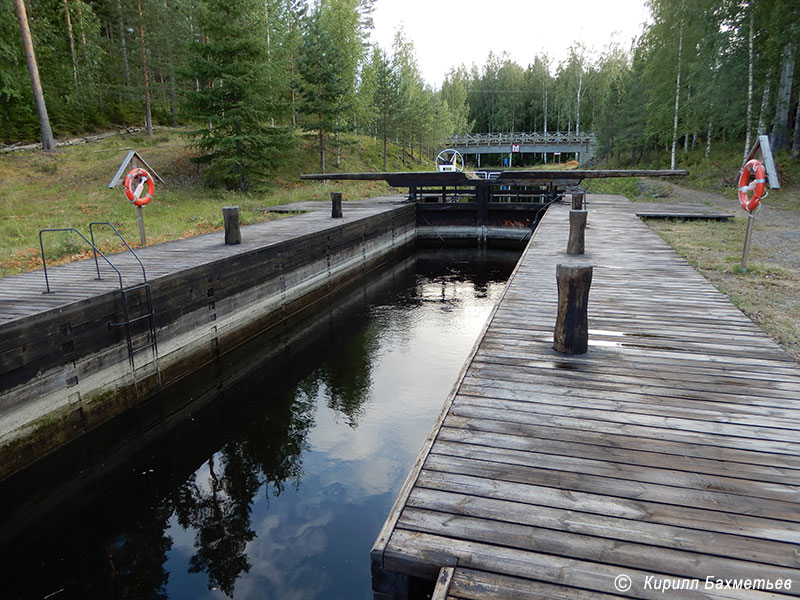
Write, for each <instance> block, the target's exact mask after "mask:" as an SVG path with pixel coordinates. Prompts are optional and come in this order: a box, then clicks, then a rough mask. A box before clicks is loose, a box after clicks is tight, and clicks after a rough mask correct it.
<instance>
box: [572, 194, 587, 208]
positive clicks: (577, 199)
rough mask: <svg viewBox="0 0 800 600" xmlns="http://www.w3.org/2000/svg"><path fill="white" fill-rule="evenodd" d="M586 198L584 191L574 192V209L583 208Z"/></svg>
mask: <svg viewBox="0 0 800 600" xmlns="http://www.w3.org/2000/svg"><path fill="white" fill-rule="evenodd" d="M585 199H586V194H585V193H584V192H575V193H573V194H572V210H583V203H584V200H585Z"/></svg>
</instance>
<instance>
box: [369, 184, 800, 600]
mask: <svg viewBox="0 0 800 600" xmlns="http://www.w3.org/2000/svg"><path fill="white" fill-rule="evenodd" d="M589 199H590V203H589V206H588V210H589V214H588V226H587V232H586V249H587V250H586V254H585V255H583V256H580V257H571V256H568V255H566V253H565V250H566V244H567V234H568V212H569V207H567V206H566V205H558V204H556V205H553V206H551V207H550V208H549V209H548V213H547V214H546V216H545V217H544V219H543V220H542V222H541V223H540V225H539V226H538V228H537V230H536V231H535V233H534V235H533V237H532V239H531V241H530V243H529V245H528V247H527V249H526V251H525V253H524V254H523V256H522V258H521V260H520V262H519V264H518V266H517V269H516V271H515V273H514V274H513V275H512V278H511V280H510V282H509V284H508V287H507V290H506V292H505V294H504V296H503V298H502V299H501V301H500V302H499V303H498V306H497V307H496V309H495V311H494V313H493V314H492V316H491V317H490V318H489V321H488V322H487V326H486V329H485V331H484V333H483V334H482V336H481V338H480V339H479V341H478V343H477V345H476V348H475V350H474V354H473V356H472V357H471V359H470V360H469V361H468V363H467V365H465V368H464V371H463V373H462V375H461V377H460V379H459V381H458V382H457V384H456V386H455V387H454V391H453V392H452V393H451V396H450V398H449V399H448V400H447V402H446V403H445V406H444V408H443V410H442V412H441V415H440V417H439V418H438V420H437V421H436V423H435V424H434V427H433V430H432V432H431V434H430V436H429V438H428V440H427V441H426V443H425V445H424V447H423V448H422V451H421V453H420V455H419V457H418V459H417V462H416V464H415V465H414V467H413V469H412V471H411V473H410V474H409V477H408V479H407V481H406V483H405V485H404V486H403V488H402V490H401V492H400V494H399V497H398V499H397V501H396V504H395V506H394V508H393V510H392V511H391V513H390V515H389V517H388V519H387V521H386V523H385V525H384V527H383V530H382V531H381V533H380V534H379V536H378V539H377V540H376V542H375V545H374V548H373V550H372V566H373V587H374V591H375V598H376V599H384V598H400V597H403V594H404V593H405V588H406V586H407V585H408V578H409V577H411V578H422V579H427V580H430V581H433V580H435V579H438V584H437V589H436V592H435V593H434V596H433V597H434V598H437V599H440V600H441V599H444V598H452V599H461V600H467V599H470V600H478V599H481V600H491V599H501V598H502V599H511V598H513V599H515V600H526V599H527V600H531V599H540V600H543V599H548V600H555V599H565V600H566V599H570V600H582V599H588V598H592V599H607V598H643V599H644V598H646V599H662V598H665V597H669V598H720V599H721V598H725V599H726V600H728V599H731V598H741V599H747V600H759V599H767V598H785V597H790V596H798V595H800V544H799V543H800V368H798V364H797V363H796V362H795V361H794V360H792V358H791V357H790V356H789V355H788V354H786V353H785V352H784V351H783V350H782V349H781V348H780V347H779V346H778V345H777V344H776V343H775V342H773V341H772V340H771V339H770V338H769V337H768V336H767V335H765V334H764V333H763V332H762V331H761V330H760V329H759V328H758V327H757V326H756V325H754V324H753V323H752V322H751V321H750V320H749V319H748V318H747V317H746V316H745V315H743V314H742V313H741V312H740V311H739V310H738V309H736V308H735V307H734V306H733V305H732V304H731V302H730V301H729V300H728V299H727V298H726V297H725V296H724V295H722V294H721V293H720V292H719V291H717V290H716V289H715V288H714V287H713V286H712V285H711V284H710V283H709V282H708V281H706V280H705V279H704V278H703V277H702V276H701V275H699V274H698V273H697V272H696V271H695V270H694V269H692V267H691V266H690V265H689V264H687V263H686V262H685V261H684V260H683V259H681V258H680V257H679V256H678V255H677V254H676V253H675V252H674V251H673V250H672V249H671V248H670V247H669V246H667V244H666V243H665V242H663V241H662V240H661V239H660V238H659V237H658V236H657V235H656V234H655V233H654V232H652V231H651V230H650V229H649V228H648V227H647V225H646V224H644V223H643V222H642V221H641V220H640V219H639V218H637V216H636V214H635V206H634V205H632V204H631V203H629V202H628V201H627V200H625V199H623V198H621V197H618V196H589ZM558 263H589V264H592V265H593V266H594V277H593V282H592V287H591V292H590V294H589V331H590V338H589V352H588V353H586V354H584V355H580V356H565V355H561V354H558V353H556V352H555V351H554V350H553V349H552V344H553V325H554V322H555V314H556V304H557V291H556V278H555V270H556V265H557V264H558ZM665 585H672V586H673V589H671V590H669V591H667V592H666V593H665V592H664V586H665ZM675 586H683V587H682V588H680V589H675ZM756 588H757V589H756Z"/></svg>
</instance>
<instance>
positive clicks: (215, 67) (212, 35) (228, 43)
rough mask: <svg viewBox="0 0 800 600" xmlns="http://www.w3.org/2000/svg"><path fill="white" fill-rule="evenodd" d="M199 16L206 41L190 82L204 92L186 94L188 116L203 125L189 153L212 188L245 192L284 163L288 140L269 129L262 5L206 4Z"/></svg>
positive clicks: (243, 0)
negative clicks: (193, 152)
mask: <svg viewBox="0 0 800 600" xmlns="http://www.w3.org/2000/svg"><path fill="white" fill-rule="evenodd" d="M199 16H200V19H199V21H200V26H201V27H202V30H203V31H204V32H205V39H204V40H203V41H196V42H194V43H193V45H192V55H191V56H190V59H189V75H190V76H192V77H193V78H196V79H197V81H198V82H199V83H200V85H199V86H198V87H199V89H196V90H195V91H193V92H190V93H189V94H188V98H187V111H188V114H189V115H190V116H191V117H192V118H193V119H195V120H196V121H197V122H199V123H202V124H203V125H202V126H198V127H196V128H195V129H194V130H193V131H191V133H190V136H191V137H192V138H193V141H192V142H191V145H192V146H194V147H196V148H198V149H199V150H200V152H201V155H200V156H199V157H198V158H197V159H195V160H196V161H197V162H199V163H201V164H206V165H207V166H208V169H207V171H206V173H207V176H208V179H209V181H210V182H211V183H218V184H223V185H225V186H226V187H228V188H236V189H238V190H241V191H244V190H246V189H248V188H249V187H250V186H251V185H252V184H253V183H256V182H259V181H263V179H264V177H265V176H266V175H267V174H268V172H269V170H270V169H271V168H273V167H274V166H275V165H276V164H278V163H279V162H280V161H281V157H282V155H283V151H284V150H285V149H286V147H287V146H288V143H289V141H290V138H291V132H290V131H289V130H287V129H286V128H283V127H273V126H271V121H272V119H273V117H274V115H275V110H276V107H275V106H274V105H272V104H271V103H270V99H271V98H273V97H274V96H273V95H272V94H271V93H270V87H271V84H272V82H271V81H270V79H269V77H268V73H269V71H268V56H269V55H268V51H267V30H266V23H265V12H264V3H263V2H262V1H259V0H203V1H202V4H200V10H199ZM231 57H236V60H235V61H233V60H231ZM287 95H288V90H287V93H286V94H284V97H286V96H287Z"/></svg>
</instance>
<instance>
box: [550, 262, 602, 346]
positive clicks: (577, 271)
mask: <svg viewBox="0 0 800 600" xmlns="http://www.w3.org/2000/svg"><path fill="white" fill-rule="evenodd" d="M556 281H557V282H558V314H557V315H556V326H555V330H554V331H553V349H555V350H556V351H558V352H561V353H562V354H584V353H586V351H587V350H588V349H589V316H588V308H589V288H590V287H591V286H592V266H591V265H586V264H577V265H564V264H559V265H557V266H556Z"/></svg>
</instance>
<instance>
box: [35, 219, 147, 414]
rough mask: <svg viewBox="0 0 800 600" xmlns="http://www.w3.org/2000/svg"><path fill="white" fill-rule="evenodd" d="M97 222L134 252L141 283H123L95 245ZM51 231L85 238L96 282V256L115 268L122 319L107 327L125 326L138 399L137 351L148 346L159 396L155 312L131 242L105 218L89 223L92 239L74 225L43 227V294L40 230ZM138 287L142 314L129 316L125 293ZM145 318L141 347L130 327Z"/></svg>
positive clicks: (143, 271)
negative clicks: (145, 332) (140, 294)
mask: <svg viewBox="0 0 800 600" xmlns="http://www.w3.org/2000/svg"><path fill="white" fill-rule="evenodd" d="M97 225H107V226H108V227H111V229H112V230H113V231H114V234H116V236H117V237H118V238H119V239H120V240H122V243H123V244H125V247H126V248H128V251H129V252H130V253H131V254H132V255H133V257H134V258H135V259H136V262H138V263H139V266H140V267H141V269H142V283H140V284H137V285H134V286H129V287H127V288H126V287H125V286H124V285H123V282H122V273H121V272H120V270H119V269H118V268H117V267H116V266H115V265H114V263H112V262H111V260H110V259H109V258H108V257H107V256H106V255H105V254H103V253H102V252H101V251H100V250H99V249H98V248H97V246H96V245H95V241H94V227H95V226H97ZM51 232H74V233H77V234H78V235H79V236H80V237H81V238H83V241H85V242H86V244H87V245H88V246H90V247H91V248H92V250H93V251H94V263H95V268H96V270H97V277H96V280H98V281H99V280H102V279H103V278H102V276H101V275H100V263H99V262H98V260H97V257H98V255H99V256H100V257H102V258H103V260H105V262H106V263H108V265H109V266H110V267H111V268H112V269H113V270H114V272H115V273H116V275H117V278H118V279H119V290H120V294H121V295H122V311H123V320H122V321H120V322H119V323H112V322H109V323H108V326H109V328H114V327H124V328H125V342H126V345H127V348H128V362H129V363H130V367H131V377H132V379H133V391H134V395H135V396H136V399H137V401H138V400H139V399H140V397H139V381H138V378H137V376H136V354H138V353H139V352H142V351H144V350H148V349H149V350H151V352H152V366H153V370H154V374H155V376H156V389H157V392H158V394H159V395H161V371H160V369H159V367H158V344H157V343H156V323H155V311H154V310H153V295H152V292H151V289H150V284H149V283H148V282H147V272H146V271H145V268H144V264H143V263H142V261H141V260H140V259H139V256H138V255H137V254H136V252H134V250H133V248H131V246H130V244H128V242H127V241H126V240H125V238H124V237H122V234H120V232H119V231H117V228H116V227H114V225H112V224H111V223H109V222H108V221H102V222H99V221H98V222H93V223H90V224H89V236H90V237H91V241H90V240H89V239H87V238H86V236H85V235H83V234H82V233H81V232H80V231H78V230H77V229H75V228H73V227H67V228H57V229H42V230H40V231H39V247H40V249H41V251H42V267H43V269H44V279H45V285H46V291H45V292H43V293H45V294H52V293H54V292H53V291H52V290H51V289H50V280H49V278H48V276H47V262H46V260H45V252H44V242H43V240H42V234H43V233H51ZM140 290H144V303H140V304H143V305H144V313H143V314H140V315H139V316H137V317H134V318H131V304H130V301H129V299H128V296H129V295H130V294H132V293H135V292H138V291H140ZM145 320H147V324H148V331H147V343H146V344H144V345H142V346H138V347H135V346H134V338H135V336H136V335H137V334H135V333H133V331H132V329H131V326H132V325H134V324H136V323H138V322H140V321H145ZM140 369H141V367H140Z"/></svg>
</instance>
